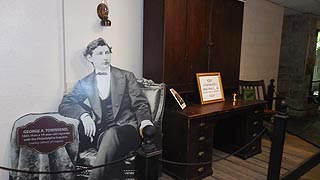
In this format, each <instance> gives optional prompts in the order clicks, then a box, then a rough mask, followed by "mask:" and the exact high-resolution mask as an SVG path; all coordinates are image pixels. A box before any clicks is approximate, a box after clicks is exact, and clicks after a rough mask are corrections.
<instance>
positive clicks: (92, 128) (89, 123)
mask: <svg viewBox="0 0 320 180" xmlns="http://www.w3.org/2000/svg"><path fill="white" fill-rule="evenodd" d="M80 120H81V121H82V124H83V127H84V134H85V135H86V136H88V137H90V138H91V142H92V141H93V137H94V136H95V134H96V125H95V124H94V121H93V119H92V118H91V116H90V115H89V114H85V115H84V116H81V117H80Z"/></svg>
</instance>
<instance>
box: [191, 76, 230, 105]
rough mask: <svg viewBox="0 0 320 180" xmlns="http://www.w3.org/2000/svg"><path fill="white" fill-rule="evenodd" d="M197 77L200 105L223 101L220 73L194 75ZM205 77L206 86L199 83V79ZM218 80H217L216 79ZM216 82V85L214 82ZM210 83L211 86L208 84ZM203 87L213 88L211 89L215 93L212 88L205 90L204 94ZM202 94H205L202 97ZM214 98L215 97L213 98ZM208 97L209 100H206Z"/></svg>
mask: <svg viewBox="0 0 320 180" xmlns="http://www.w3.org/2000/svg"><path fill="white" fill-rule="evenodd" d="M196 76H197V83H198V90H199V94H200V100H201V104H209V103H215V102H222V101H224V100H225V99H224V93H223V86H222V82H221V76H220V72H210V73H196ZM202 77H205V78H206V79H205V80H206V82H207V84H203V83H201V80H200V79H201V78H202ZM216 78H218V79H216ZM217 81H218V84H216V82H217ZM210 83H212V84H210ZM203 86H213V87H212V88H214V89H215V91H213V90H212V88H210V89H207V90H206V92H205V93H204V88H203ZM217 91H218V92H217ZM204 94H207V95H205V96H204ZM214 96H216V97H214ZM208 97H210V98H208Z"/></svg>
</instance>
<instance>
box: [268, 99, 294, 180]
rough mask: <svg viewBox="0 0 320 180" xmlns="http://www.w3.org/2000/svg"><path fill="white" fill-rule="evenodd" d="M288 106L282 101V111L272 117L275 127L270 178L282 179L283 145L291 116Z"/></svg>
mask: <svg viewBox="0 0 320 180" xmlns="http://www.w3.org/2000/svg"><path fill="white" fill-rule="evenodd" d="M287 106H288V105H287V104H286V103H285V101H282V102H281V105H280V111H279V112H278V113H277V114H276V115H274V116H273V117H272V118H273V120H274V127H273V133H272V143H271V151H270V157H269V166H268V178H267V179H268V180H278V179H280V169H281V161H282V153H283V146H284V140H285V135H286V126H287V119H288V118H289V117H288V113H287Z"/></svg>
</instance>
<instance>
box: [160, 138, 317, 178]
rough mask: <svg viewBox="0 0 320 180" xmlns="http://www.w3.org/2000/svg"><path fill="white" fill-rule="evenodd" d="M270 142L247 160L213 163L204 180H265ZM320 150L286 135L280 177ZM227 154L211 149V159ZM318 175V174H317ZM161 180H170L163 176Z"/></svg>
mask: <svg viewBox="0 0 320 180" xmlns="http://www.w3.org/2000/svg"><path fill="white" fill-rule="evenodd" d="M270 147H271V142H270V141H268V140H265V139H263V140H262V153H261V154H258V155H256V156H254V157H252V158H249V159H247V160H242V159H240V158H237V157H234V156H231V157H229V158H227V159H224V160H221V161H217V162H214V163H213V165H212V169H213V174H212V176H209V177H206V178H205V180H216V179H219V180H239V179H241V180H242V179H244V180H265V179H267V172H268V161H269V154H270ZM319 151H320V150H319V149H318V148H316V147H314V146H313V145H311V144H309V143H307V142H305V141H303V140H301V139H300V138H297V137H295V136H292V135H289V134H288V135H287V136H286V140H285V147H284V153H283V158H282V164H281V172H280V174H281V176H285V175H286V174H287V173H290V172H291V171H292V170H294V169H295V168H296V167H298V166H299V165H300V164H301V163H302V162H304V161H305V160H306V159H308V158H310V157H311V156H312V155H314V154H315V153H317V152H319ZM227 155H228V154H226V153H224V152H221V151H219V150H216V149H213V158H214V159H217V158H221V157H225V156H227ZM319 174H320V173H319ZM160 179H161V180H172V178H171V177H169V176H167V175H166V174H163V175H162V177H161V178H160ZM319 179H320V175H319Z"/></svg>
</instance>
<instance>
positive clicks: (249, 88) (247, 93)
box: [238, 79, 281, 118]
mask: <svg viewBox="0 0 320 180" xmlns="http://www.w3.org/2000/svg"><path fill="white" fill-rule="evenodd" d="M270 83H271V84H270V85H269V86H268V94H267V91H266V86H265V84H264V80H258V81H245V80H239V90H238V94H239V95H240V97H241V99H244V100H264V101H267V105H266V108H265V109H264V118H271V116H273V115H274V114H276V112H277V111H276V110H273V109H272V105H273V101H274V100H280V99H281V98H277V97H274V85H273V83H274V80H273V79H271V80H270ZM277 104H278V102H276V105H277ZM276 107H277V106H276Z"/></svg>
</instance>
